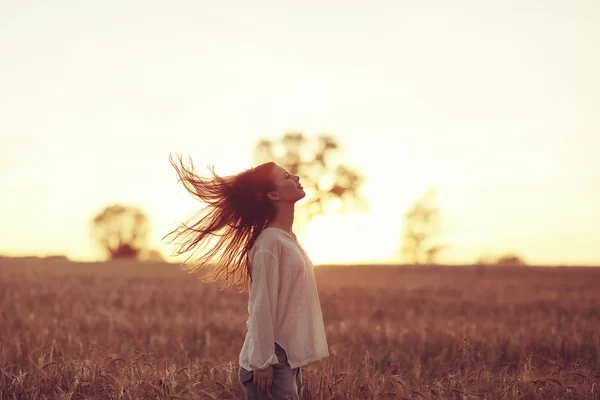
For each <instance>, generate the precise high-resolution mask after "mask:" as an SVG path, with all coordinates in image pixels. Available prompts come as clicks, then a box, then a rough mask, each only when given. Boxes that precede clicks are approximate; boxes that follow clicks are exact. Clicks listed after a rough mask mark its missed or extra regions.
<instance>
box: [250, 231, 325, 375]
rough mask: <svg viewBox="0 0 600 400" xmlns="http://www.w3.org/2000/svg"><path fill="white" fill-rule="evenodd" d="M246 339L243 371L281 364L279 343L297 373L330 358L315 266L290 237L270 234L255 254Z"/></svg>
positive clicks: (266, 233) (252, 254)
mask: <svg viewBox="0 0 600 400" xmlns="http://www.w3.org/2000/svg"><path fill="white" fill-rule="evenodd" d="M249 260H250V269H251V271H252V279H251V280H250V283H249V287H248V320H247V322H246V327H247V329H248V331H247V333H246V339H245V340H244V345H243V346H242V350H241V352H240V358H239V362H240V366H241V367H242V368H244V369H246V370H248V371H253V370H256V369H264V368H266V367H268V366H269V365H270V364H277V363H278V362H279V361H278V359H277V356H276V355H275V342H277V344H279V345H280V346H281V347H283V349H284V350H285V352H286V354H287V358H288V362H289V363H290V367H291V368H296V367H301V366H303V365H306V364H309V363H311V362H313V361H316V360H319V359H321V358H324V357H327V356H329V349H328V347H327V340H326V338H325V326H324V324H323V315H322V313H321V304H320V303H319V295H318V293H317V284H316V281H315V274H314V266H313V264H312V262H311V261H310V258H308V255H307V254H306V252H305V251H304V249H302V247H301V246H300V245H299V244H298V243H297V241H296V240H295V239H294V238H293V237H292V236H290V235H289V234H288V233H287V232H286V231H284V230H283V229H279V228H266V229H264V230H263V231H262V232H261V233H260V235H259V236H258V238H257V239H256V242H255V244H254V246H253V247H252V249H250V253H249Z"/></svg>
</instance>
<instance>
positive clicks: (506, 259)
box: [476, 253, 527, 266]
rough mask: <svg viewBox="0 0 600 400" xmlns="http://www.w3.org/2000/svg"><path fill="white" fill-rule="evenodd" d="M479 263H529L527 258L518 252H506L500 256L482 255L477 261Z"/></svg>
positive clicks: (511, 264) (516, 264)
mask: <svg viewBox="0 0 600 400" xmlns="http://www.w3.org/2000/svg"><path fill="white" fill-rule="evenodd" d="M476 264H477V265H503V266H522V265H527V263H526V262H525V260H523V258H522V257H521V256H519V255H517V254H514V253H506V254H503V255H501V256H498V257H491V256H482V257H479V259H478V260H477V262H476Z"/></svg>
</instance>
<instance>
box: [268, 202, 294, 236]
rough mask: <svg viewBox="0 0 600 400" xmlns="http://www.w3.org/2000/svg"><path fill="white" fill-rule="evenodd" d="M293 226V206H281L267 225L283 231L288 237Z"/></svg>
mask: <svg viewBox="0 0 600 400" xmlns="http://www.w3.org/2000/svg"><path fill="white" fill-rule="evenodd" d="M293 225H294V204H281V205H279V207H278V209H277V214H276V215H275V218H274V219H273V221H271V222H270V223H269V225H268V226H269V227H271V228H279V229H283V230H284V231H286V232H287V233H289V234H290V235H291V234H292V226H293Z"/></svg>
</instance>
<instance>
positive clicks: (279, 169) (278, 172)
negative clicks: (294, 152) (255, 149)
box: [273, 164, 288, 178]
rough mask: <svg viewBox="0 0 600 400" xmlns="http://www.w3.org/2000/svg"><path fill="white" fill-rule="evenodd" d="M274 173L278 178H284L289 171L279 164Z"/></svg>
mask: <svg viewBox="0 0 600 400" xmlns="http://www.w3.org/2000/svg"><path fill="white" fill-rule="evenodd" d="M273 172H274V174H275V177H276V178H279V177H282V176H284V175H285V174H286V173H288V171H287V170H286V169H285V168H283V167H282V166H281V165H279V164H277V165H276V166H275V168H274V169H273Z"/></svg>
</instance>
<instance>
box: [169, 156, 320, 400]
mask: <svg viewBox="0 0 600 400" xmlns="http://www.w3.org/2000/svg"><path fill="white" fill-rule="evenodd" d="M170 162H171V164H172V165H173V167H175V170H176V171H177V174H178V176H179V179H180V181H181V182H182V183H183V185H184V186H185V188H186V189H187V191H188V192H189V193H190V194H191V195H192V196H194V197H195V198H197V199H199V200H200V201H202V202H204V203H205V204H206V207H204V208H203V209H202V210H201V211H200V212H199V213H198V214H197V215H195V216H193V217H192V218H190V219H189V220H188V221H187V222H186V223H182V224H181V225H179V226H178V227H177V229H175V230H174V231H173V232H171V233H169V234H168V235H167V237H169V236H170V237H172V238H173V240H177V241H179V242H180V246H179V247H178V250H177V253H178V254H183V253H188V252H191V253H192V254H191V256H195V258H196V260H195V262H194V263H193V264H192V265H193V270H196V271H197V270H198V269H200V268H202V267H205V266H206V265H207V264H208V263H209V262H210V263H211V264H212V268H211V270H210V271H211V274H209V275H207V277H208V279H209V280H217V279H218V280H221V282H222V283H221V285H222V287H227V286H235V287H238V288H239V289H240V290H245V289H247V290H248V319H247V322H246V329H247V331H246V336H245V340H244V343H243V346H242V348H241V351H240V355H239V365H240V367H239V370H238V375H239V379H240V382H241V383H242V384H243V386H244V390H245V392H246V397H247V398H248V399H265V398H274V399H299V398H300V393H301V389H302V373H301V369H300V368H301V367H302V366H304V365H307V364H309V363H311V362H314V361H316V360H319V359H321V358H324V357H327V356H328V355H329V350H328V347H327V340H326V337H325V327H324V324H323V316H322V313H321V305H320V302H319V296H318V293H317V285H316V281H315V275H314V266H313V264H312V262H311V260H310V259H309V257H308V255H307V254H306V252H305V251H304V249H303V248H302V246H301V245H300V244H299V243H298V241H297V239H296V235H295V234H294V233H293V231H292V225H293V222H294V208H295V204H296V202H297V201H298V200H300V199H302V198H303V197H304V196H305V195H306V194H305V192H304V189H303V187H302V185H301V183H300V181H299V177H298V176H296V175H292V174H290V173H289V172H288V171H286V170H285V169H284V168H282V167H281V166H279V165H277V164H276V163H274V162H267V163H264V164H261V165H259V166H257V167H255V168H252V169H249V170H245V171H242V172H240V173H238V174H236V175H230V176H219V175H217V174H216V173H215V171H214V169H211V173H212V176H211V177H209V178H202V177H200V176H199V175H198V174H196V172H195V171H194V168H193V165H192V163H191V162H190V165H189V166H186V165H185V164H184V162H183V160H182V158H181V156H179V157H178V158H177V159H175V158H173V157H170ZM191 256H190V257H191Z"/></svg>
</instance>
